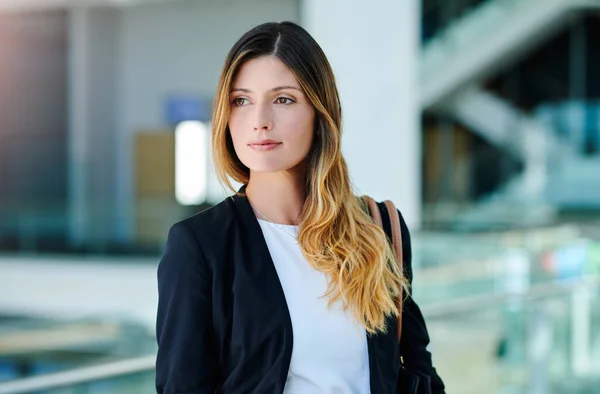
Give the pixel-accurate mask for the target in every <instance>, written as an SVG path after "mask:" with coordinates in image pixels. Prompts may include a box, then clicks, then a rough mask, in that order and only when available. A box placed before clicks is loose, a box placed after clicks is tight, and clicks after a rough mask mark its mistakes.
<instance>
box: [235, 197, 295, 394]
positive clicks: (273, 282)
mask: <svg viewBox="0 0 600 394" xmlns="http://www.w3.org/2000/svg"><path fill="white" fill-rule="evenodd" d="M244 189H245V188H242V189H240V192H239V193H238V194H236V195H234V196H232V197H231V198H232V199H233V202H234V206H235V210H236V212H237V216H238V219H239V225H240V232H241V234H240V242H242V243H244V245H243V249H244V250H245V253H246V256H245V259H244V260H245V264H244V267H243V269H244V271H245V272H246V274H247V275H248V277H249V278H250V280H251V281H252V283H253V286H252V287H253V289H254V292H255V294H256V295H257V298H258V299H259V300H260V303H261V305H260V310H256V311H254V313H255V314H256V316H255V318H257V319H259V320H260V321H261V323H262V324H264V328H265V329H269V330H271V329H275V330H280V329H281V328H280V327H283V330H284V337H285V344H284V349H283V359H282V363H281V370H280V375H279V388H280V390H279V391H280V392H283V388H284V386H285V382H286V380H287V375H288V371H289V367H290V361H291V358H292V348H293V331H292V319H291V317H290V312H289V309H288V306H287V302H286V300H285V294H284V292H283V288H282V286H281V282H280V281H279V276H278V275H277V270H276V269H275V265H274V263H273V259H272V258H271V254H270V253H269V248H268V246H267V243H266V241H265V238H264V235H263V233H262V229H261V227H260V225H259V223H258V220H257V219H256V216H255V215H254V211H253V210H252V206H250V203H249V202H248V199H247V198H246V197H245V196H244V195H243V194H241V193H243V191H244ZM273 325H274V326H273Z"/></svg>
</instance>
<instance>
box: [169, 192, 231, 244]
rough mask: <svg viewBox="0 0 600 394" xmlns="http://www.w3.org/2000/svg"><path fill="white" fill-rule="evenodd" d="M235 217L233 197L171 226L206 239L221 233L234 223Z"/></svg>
mask: <svg viewBox="0 0 600 394" xmlns="http://www.w3.org/2000/svg"><path fill="white" fill-rule="evenodd" d="M234 217H235V207H234V201H233V198H232V197H227V198H225V199H224V200H223V201H221V202H220V203H218V204H216V205H214V206H212V207H209V208H206V209H204V210H202V211H200V212H197V213H195V214H193V215H191V216H188V217H186V218H184V219H182V220H179V221H177V222H176V223H174V224H173V225H172V226H171V229H174V228H185V229H187V230H188V231H191V232H192V233H194V234H195V235H196V237H200V238H202V237H204V236H206V235H207V234H208V235H210V234H212V235H213V236H215V235H217V234H219V233H221V232H222V231H224V230H225V229H226V227H227V226H228V225H229V224H231V223H232V221H233V220H234Z"/></svg>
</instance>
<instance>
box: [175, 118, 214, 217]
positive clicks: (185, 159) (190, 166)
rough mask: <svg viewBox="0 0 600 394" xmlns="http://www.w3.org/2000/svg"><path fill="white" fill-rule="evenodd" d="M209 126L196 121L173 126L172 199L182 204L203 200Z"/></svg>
mask: <svg viewBox="0 0 600 394" xmlns="http://www.w3.org/2000/svg"><path fill="white" fill-rule="evenodd" d="M208 137H209V128H208V126H207V125H206V124H204V123H202V122H197V121H186V122H181V123H180V124H179V125H177V127H176V128H175V198H176V199H177V201H178V202H179V203H180V204H182V205H198V204H201V203H203V202H205V201H206V198H207V192H208V191H207V185H208V180H207V178H208V159H209V156H208V153H209V152H208V141H209V138H208Z"/></svg>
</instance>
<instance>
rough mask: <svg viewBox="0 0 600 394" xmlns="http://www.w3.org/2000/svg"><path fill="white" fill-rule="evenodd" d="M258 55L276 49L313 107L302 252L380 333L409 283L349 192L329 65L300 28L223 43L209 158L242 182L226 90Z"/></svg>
mask: <svg viewBox="0 0 600 394" xmlns="http://www.w3.org/2000/svg"><path fill="white" fill-rule="evenodd" d="M261 56H275V57H277V58H278V59H279V60H281V61H282V62H283V63H284V64H285V65H286V66H287V67H289V69H290V70H291V71H292V73H293V74H294V75H295V77H296V79H297V80H298V83H299V84H300V86H301V87H302V89H303V90H304V93H305V94H306V95H307V97H308V98H309V100H310V101H311V103H312V105H313V106H314V108H315V114H316V116H315V138H314V142H313V146H312V148H311V151H310V153H309V155H308V158H307V166H306V167H307V171H306V179H305V182H306V189H305V190H306V195H305V204H304V206H303V209H302V212H301V217H300V218H301V221H300V228H299V234H298V242H299V244H300V246H301V248H302V251H303V253H304V256H305V257H306V258H307V259H308V261H309V262H310V263H311V264H312V265H313V266H314V268H315V269H317V270H318V271H320V272H323V273H325V274H326V275H327V277H328V279H329V281H328V288H327V292H326V294H325V296H327V297H329V304H330V305H331V304H332V303H334V302H336V301H342V302H343V305H344V307H345V308H347V309H349V310H350V311H351V312H352V314H353V316H354V318H355V319H356V320H357V321H358V322H359V323H360V324H362V325H363V326H364V327H365V329H366V330H367V332H369V333H376V332H385V331H386V330H387V327H386V317H387V316H397V315H398V313H399V310H400V305H399V302H398V301H399V300H398V295H399V294H400V290H401V288H402V287H404V288H408V284H407V283H408V282H407V280H406V279H405V278H404V276H403V273H402V272H400V270H399V269H398V264H397V262H396V261H394V254H393V251H392V249H391V247H390V245H389V243H388V240H387V236H386V235H385V233H384V232H383V230H382V229H381V228H379V227H378V226H377V225H375V224H374V223H373V221H372V220H371V218H370V216H369V215H368V214H367V213H366V211H365V207H364V206H363V205H362V203H361V201H360V200H359V199H358V198H356V196H355V195H354V193H353V192H352V189H351V184H350V179H349V175H348V168H347V166H346V162H345V160H344V158H343V157H342V152H341V124H342V111H341V105H340V99H339V95H338V90H337V87H336V83H335V78H334V75H333V71H332V69H331V66H330V65H329V62H328V61H327V58H326V57H325V54H324V53H323V51H322V50H321V48H320V47H319V45H318V44H317V43H316V41H315V40H314V39H313V38H312V37H311V36H310V35H309V34H308V32H306V30H304V29H303V28H302V27H300V26H298V25H296V24H294V23H291V22H282V23H265V24H263V25H260V26H257V27H255V28H254V29H252V30H250V31H249V32H247V33H246V34H244V35H243V36H242V37H241V38H240V39H239V40H238V42H236V44H235V45H234V46H233V47H232V49H231V50H230V52H229V54H228V56H227V58H226V60H225V65H224V67H223V71H222V73H221V78H220V80H219V85H218V88H217V95H216V98H215V104H214V112H213V158H214V161H215V167H216V170H217V173H218V175H219V178H220V179H221V181H222V182H223V183H224V184H225V185H227V186H229V188H231V189H232V190H234V188H233V187H232V185H231V182H230V181H229V178H231V179H233V180H235V181H237V182H239V183H242V184H245V185H247V184H248V181H249V178H250V170H249V169H248V168H247V167H246V166H245V165H244V164H243V163H242V162H241V161H240V160H239V158H238V157H237V155H236V153H235V150H234V148H233V143H232V140H231V135H230V132H229V126H228V118H229V106H230V103H229V94H230V89H231V84H232V82H233V80H234V78H235V76H236V74H237V72H238V70H239V68H240V66H241V65H242V64H244V63H245V62H246V61H248V60H250V59H254V58H257V57H261Z"/></svg>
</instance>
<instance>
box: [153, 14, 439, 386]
mask: <svg viewBox="0 0 600 394" xmlns="http://www.w3.org/2000/svg"><path fill="white" fill-rule="evenodd" d="M341 123H342V121H341V108H340V100H339V97H338V92H337V88H336V84H335V79H334V76H333V73H332V70H331V67H330V66H329V63H328V62H327V59H326V57H325V55H324V53H323V51H322V50H321V48H320V47H319V46H318V44H317V43H316V42H315V41H314V40H313V39H312V37H311V36H310V35H309V34H308V33H307V32H306V31H305V30H304V29H302V28H301V27H299V26H298V25H295V24H293V23H289V22H284V23H267V24H263V25H260V26H258V27H256V28H254V29H252V30H250V31H249V32H248V33H246V34H245V35H244V36H243V37H241V38H240V40H239V41H238V42H237V43H236V44H235V45H234V46H233V48H232V49H231V51H230V52H229V55H228V57H227V59H226V61H225V66H224V68H223V72H222V74H221V79H220V81H219V85H218V90H217V96H216V100H215V109H214V114H213V153H214V158H215V164H216V168H217V172H218V173H219V176H220V178H221V180H222V181H223V182H224V183H226V184H228V185H229V186H230V187H231V185H230V183H229V178H232V179H234V180H235V181H237V182H240V183H241V184H243V185H244V186H243V187H242V189H241V190H239V192H238V193H237V194H235V195H234V196H233V197H231V198H227V199H226V200H225V201H223V202H222V203H220V204H219V205H217V206H215V207H213V208H211V209H208V210H206V211H204V212H201V213H199V214H197V215H195V216H193V217H191V218H188V219H186V220H184V221H182V222H180V223H177V224H175V225H174V226H173V227H172V228H171V230H170V232H169V236H168V241H167V247H166V251H165V254H164V256H163V258H162V260H161V262H160V266H159V269H158V286H159V306H158V319H157V320H158V321H157V338H158V344H159V349H158V356H157V361H156V385H157V391H158V393H165V394H175V393H181V394H183V393H186V394H200V393H214V392H219V393H286V394H295V393H303V394H310V393H393V392H395V388H396V379H397V378H398V369H399V366H400V365H399V364H400V353H399V352H400V350H401V351H402V355H403V358H404V360H405V365H406V367H407V368H410V369H411V370H414V371H417V372H420V373H423V374H426V375H429V376H430V377H431V379H432V387H433V392H434V393H442V392H443V390H444V386H443V383H442V381H441V380H440V378H439V377H438V376H437V374H436V372H435V369H434V368H433V367H432V365H431V356H430V354H429V353H428V352H427V350H426V347H427V345H428V343H429V338H428V334H427V329H426V327H425V322H424V320H423V317H422V315H421V313H420V311H419V308H418V307H417V305H416V304H415V303H414V302H413V301H412V299H411V298H410V297H406V298H405V300H404V305H403V309H404V311H403V317H404V319H403V323H402V330H403V335H402V341H401V346H400V349H399V347H398V342H397V335H398V327H397V326H396V324H395V323H396V318H397V316H398V313H399V308H398V303H397V297H398V294H400V291H401V289H402V288H403V287H408V285H409V283H410V280H411V271H410V256H411V255H410V239H409V235H408V230H407V228H406V224H404V222H403V221H402V233H403V239H404V240H405V241H404V255H405V256H406V259H405V260H406V261H405V267H406V269H405V271H406V276H404V275H403V273H402V272H400V271H401V270H400V269H398V268H397V267H398V266H397V264H396V262H395V261H394V257H393V252H392V249H391V246H390V245H389V243H388V241H387V239H388V238H387V237H386V234H385V233H384V231H382V230H381V228H380V227H378V226H377V225H375V224H374V223H373V221H372V220H371V218H370V216H369V215H368V214H367V213H366V212H365V210H364V207H363V206H362V204H361V203H360V200H359V199H358V198H356V197H355V196H354V194H353V193H352V190H351V185H350V180H349V176H348V170H347V167H346V163H345V162H344V159H343V157H342V154H341V150H340V147H341V141H340V138H341V129H340V127H341ZM380 205H381V204H380ZM382 208H383V207H382ZM382 212H383V213H384V215H385V212H386V211H385V209H384V208H383V209H382Z"/></svg>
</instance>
